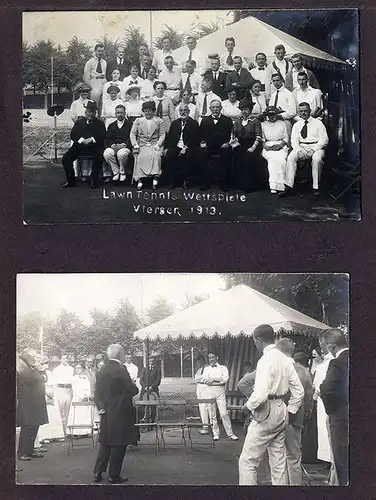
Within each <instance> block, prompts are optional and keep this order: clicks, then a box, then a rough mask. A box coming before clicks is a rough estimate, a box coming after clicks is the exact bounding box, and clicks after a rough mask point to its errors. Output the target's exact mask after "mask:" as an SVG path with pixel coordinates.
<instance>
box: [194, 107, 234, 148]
mask: <svg viewBox="0 0 376 500" xmlns="http://www.w3.org/2000/svg"><path fill="white" fill-rule="evenodd" d="M231 131H232V120H231V118H228V117H227V116H224V115H220V117H219V120H218V122H217V124H215V123H214V121H213V117H212V116H204V117H203V119H202V121H201V125H200V136H201V141H205V142H206V144H207V146H208V148H209V149H215V148H220V147H221V146H222V144H224V143H225V142H229V141H230V139H231Z"/></svg>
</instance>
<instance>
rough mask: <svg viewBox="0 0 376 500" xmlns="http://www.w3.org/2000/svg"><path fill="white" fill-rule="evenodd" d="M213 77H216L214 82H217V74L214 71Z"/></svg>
mask: <svg viewBox="0 0 376 500" xmlns="http://www.w3.org/2000/svg"><path fill="white" fill-rule="evenodd" d="M213 76H214V80H215V81H217V72H216V71H214V73H213Z"/></svg>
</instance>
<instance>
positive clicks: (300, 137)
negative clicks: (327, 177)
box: [279, 102, 329, 196]
mask: <svg viewBox="0 0 376 500" xmlns="http://www.w3.org/2000/svg"><path fill="white" fill-rule="evenodd" d="M298 113H299V116H300V118H301V120H299V121H298V122H296V123H295V125H294V126H293V127H292V132H291V147H292V151H291V153H290V154H289V156H288V157H287V168H286V178H285V191H282V192H281V193H279V196H286V195H287V194H289V193H291V190H292V188H293V187H294V180H295V174H296V169H297V164H298V160H306V159H311V160H312V180H313V186H312V187H313V194H314V196H318V195H319V194H320V193H319V182H320V177H321V171H322V167H323V164H324V156H325V148H326V146H327V145H328V142H329V138H328V134H327V132H326V128H325V125H324V124H323V123H322V121H320V120H318V119H317V118H312V116H311V108H310V105H309V104H308V103H307V102H301V103H300V104H299V106H298Z"/></svg>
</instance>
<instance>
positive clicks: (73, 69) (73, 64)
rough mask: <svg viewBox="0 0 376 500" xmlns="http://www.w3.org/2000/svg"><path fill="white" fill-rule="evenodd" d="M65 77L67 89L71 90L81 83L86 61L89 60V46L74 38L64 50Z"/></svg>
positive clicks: (90, 53)
mask: <svg viewBox="0 0 376 500" xmlns="http://www.w3.org/2000/svg"><path fill="white" fill-rule="evenodd" d="M66 55H67V76H68V80H69V87H70V88H71V89H72V88H74V86H75V85H77V83H78V82H82V80H83V74H84V67H85V64H86V61H87V60H88V59H90V58H91V56H92V50H91V48H90V46H89V45H88V44H87V43H86V42H84V41H83V40H80V39H79V38H77V37H76V36H74V37H73V38H72V39H71V40H70V41H69V42H68V46H67V50H66Z"/></svg>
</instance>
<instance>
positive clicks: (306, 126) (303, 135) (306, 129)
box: [300, 120, 308, 139]
mask: <svg viewBox="0 0 376 500" xmlns="http://www.w3.org/2000/svg"><path fill="white" fill-rule="evenodd" d="M307 132H308V120H304V125H303V127H302V130H301V132H300V135H301V136H302V139H306V138H307Z"/></svg>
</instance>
